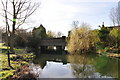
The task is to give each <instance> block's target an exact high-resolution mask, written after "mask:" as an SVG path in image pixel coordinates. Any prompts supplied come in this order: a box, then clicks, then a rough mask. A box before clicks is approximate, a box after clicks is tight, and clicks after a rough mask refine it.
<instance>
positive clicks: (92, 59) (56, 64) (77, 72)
mask: <svg viewBox="0 0 120 80" xmlns="http://www.w3.org/2000/svg"><path fill="white" fill-rule="evenodd" d="M30 68H31V69H32V70H33V71H32V72H33V73H35V74H36V75H37V77H38V78H118V59H115V58H109V57H106V56H102V55H98V54H87V55H70V54H57V53H56V54H51V53H50V54H40V55H39V56H37V57H36V58H35V59H34V61H33V63H31V66H30Z"/></svg>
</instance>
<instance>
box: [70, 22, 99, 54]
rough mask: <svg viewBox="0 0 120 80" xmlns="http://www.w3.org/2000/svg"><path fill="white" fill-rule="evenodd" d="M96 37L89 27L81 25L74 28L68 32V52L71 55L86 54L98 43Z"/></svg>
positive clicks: (84, 24)
mask: <svg viewBox="0 0 120 80" xmlns="http://www.w3.org/2000/svg"><path fill="white" fill-rule="evenodd" d="M95 39H97V35H95V34H93V31H92V30H91V28H90V26H89V25H88V24H86V23H83V24H82V25H81V26H80V27H75V28H74V29H73V30H72V31H71V32H70V37H69V41H68V51H69V52H71V53H86V51H89V50H90V49H91V48H92V47H94V46H95V43H96V42H97V41H98V39H97V40H95Z"/></svg>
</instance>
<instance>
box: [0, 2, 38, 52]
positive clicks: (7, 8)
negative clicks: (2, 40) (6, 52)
mask: <svg viewBox="0 0 120 80" xmlns="http://www.w3.org/2000/svg"><path fill="white" fill-rule="evenodd" d="M1 3H2V5H3V9H2V10H3V14H2V16H3V17H4V18H5V24H6V33H7V34H10V51H11V52H14V49H13V48H14V34H15V32H16V30H17V29H18V28H19V27H20V26H21V25H22V24H24V23H25V22H26V19H27V18H28V17H29V16H31V15H32V14H33V13H34V12H35V11H36V9H37V8H38V7H39V4H38V3H32V2H31V1H30V0H1Z"/></svg>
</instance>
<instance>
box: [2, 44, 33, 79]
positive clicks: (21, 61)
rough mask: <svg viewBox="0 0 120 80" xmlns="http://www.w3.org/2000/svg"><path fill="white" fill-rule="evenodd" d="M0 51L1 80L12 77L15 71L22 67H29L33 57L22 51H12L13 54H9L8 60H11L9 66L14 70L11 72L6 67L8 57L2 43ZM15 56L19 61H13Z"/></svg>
mask: <svg viewBox="0 0 120 80" xmlns="http://www.w3.org/2000/svg"><path fill="white" fill-rule="evenodd" d="M0 49H2V52H1V53H0V62H1V63H2V65H0V66H1V68H2V70H1V71H0V79H1V80H9V77H11V76H13V75H14V72H15V71H16V69H18V68H19V67H21V66H22V65H29V61H31V60H32V59H33V57H34V55H33V54H32V53H27V54H25V50H24V49H14V50H15V54H10V59H11V60H10V62H11V66H12V67H13V68H14V70H13V69H11V68H10V67H9V66H8V57H7V54H6V53H7V47H6V46H4V43H0ZM16 56H20V57H21V59H17V58H16V60H13V59H15V57H16ZM1 63H0V64H1Z"/></svg>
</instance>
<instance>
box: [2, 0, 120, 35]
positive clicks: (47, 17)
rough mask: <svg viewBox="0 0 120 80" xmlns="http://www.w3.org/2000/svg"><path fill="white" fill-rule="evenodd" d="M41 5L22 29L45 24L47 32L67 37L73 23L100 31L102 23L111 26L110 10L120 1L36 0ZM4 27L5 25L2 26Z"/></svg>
mask: <svg viewBox="0 0 120 80" xmlns="http://www.w3.org/2000/svg"><path fill="white" fill-rule="evenodd" d="M36 1H37V2H39V3H40V4H41V5H40V7H39V8H38V9H37V10H36V12H35V13H34V14H33V15H31V17H30V18H28V21H29V23H27V24H24V25H22V26H21V28H25V29H27V28H29V27H34V26H39V25H40V24H43V26H44V27H45V28H46V30H47V31H48V30H51V31H53V32H62V33H63V34H64V35H65V36H67V34H68V31H69V30H71V29H72V22H73V21H79V25H80V24H81V23H83V22H85V23H88V24H89V25H91V28H92V29H98V28H99V27H98V26H99V25H102V22H104V23H105V25H106V26H111V25H112V22H111V20H110V10H111V9H112V8H114V7H116V6H117V5H118V1H119V0H84V1H83V0H36ZM0 26H3V24H0Z"/></svg>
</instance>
